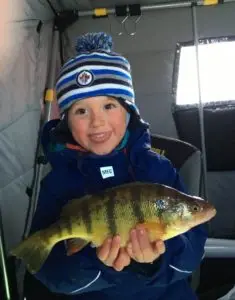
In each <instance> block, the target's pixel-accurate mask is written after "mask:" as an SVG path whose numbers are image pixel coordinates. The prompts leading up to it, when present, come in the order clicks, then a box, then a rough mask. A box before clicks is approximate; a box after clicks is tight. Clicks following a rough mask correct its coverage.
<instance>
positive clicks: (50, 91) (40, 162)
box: [23, 27, 59, 239]
mask: <svg viewBox="0 0 235 300" xmlns="http://www.w3.org/2000/svg"><path fill="white" fill-rule="evenodd" d="M58 41H59V31H58V30H57V29H55V27H54V34H53V42H52V51H51V57H50V59H51V60H50V67H49V76H48V84H47V89H46V93H45V98H44V101H45V110H44V116H43V120H42V125H41V128H40V133H39V139H40V136H41V131H42V129H43V126H44V124H45V123H46V122H48V121H49V120H50V119H51V109H52V102H53V101H54V98H55V92H54V84H55V76H56V60H57V53H58ZM36 156H37V158H36V171H35V178H34V184H33V190H32V197H31V201H30V203H29V212H28V219H27V222H26V229H25V231H24V234H23V239H24V238H26V237H27V236H28V234H29V232H30V227H31V223H32V219H33V215H34V213H35V210H36V207H37V201H38V196H39V191H40V181H41V178H42V171H43V166H44V165H45V164H46V163H47V162H46V159H45V156H44V153H43V149H42V146H41V143H40V141H39V149H38V153H37V154H36Z"/></svg>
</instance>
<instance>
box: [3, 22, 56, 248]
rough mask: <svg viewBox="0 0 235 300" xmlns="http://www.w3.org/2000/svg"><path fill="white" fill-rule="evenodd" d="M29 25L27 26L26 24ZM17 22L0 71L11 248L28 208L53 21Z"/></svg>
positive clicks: (5, 200)
mask: <svg viewBox="0 0 235 300" xmlns="http://www.w3.org/2000/svg"><path fill="white" fill-rule="evenodd" d="M25 25H26V26H25ZM25 25H24V24H21V25H20V26H19V25H18V24H17V33H18V34H17V35H15V41H14V55H12V56H10V55H9V57H8V58H7V61H5V64H4V68H3V69H2V72H1V74H0V99H1V102H0V104H1V109H0V119H1V124H0V145H1V147H0V208H1V211H2V214H3V224H4V234H5V237H6V238H5V239H6V243H7V245H6V246H7V249H9V248H10V247H12V246H13V245H15V244H16V243H17V242H19V240H20V239H21V235H22V233H23V228H24V225H25V219H26V212H27V208H28V201H29V200H28V196H27V195H26V188H27V186H30V185H31V181H32V176H33V163H34V158H35V149H36V144H37V139H38V130H39V120H40V114H41V103H42V97H43V91H44V88H45V83H46V75H47V65H48V53H49V51H48V50H49V47H50V40H51V33H52V26H51V24H45V25H44V26H43V28H42V31H41V32H40V34H39V33H38V32H37V30H36V28H37V25H38V22H35V21H32V22H30V23H29V22H27V24H25Z"/></svg>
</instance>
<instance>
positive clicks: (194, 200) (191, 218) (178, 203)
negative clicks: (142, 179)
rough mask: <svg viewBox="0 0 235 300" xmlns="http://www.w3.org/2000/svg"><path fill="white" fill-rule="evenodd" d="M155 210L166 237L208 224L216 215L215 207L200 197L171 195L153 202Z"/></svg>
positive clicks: (176, 193)
mask: <svg viewBox="0 0 235 300" xmlns="http://www.w3.org/2000/svg"><path fill="white" fill-rule="evenodd" d="M154 206H155V210H156V214H157V216H158V218H159V219H160V222H161V223H163V224H164V225H165V226H166V228H167V230H168V235H171V236H175V235H177V234H181V233H184V232H186V231H188V230H189V229H191V228H193V227H195V226H197V225H200V224H202V223H205V222H208V221H209V220H210V219H212V218H213V217H214V216H215V215H216V209H215V207H214V206H213V205H212V204H211V203H209V202H206V201H205V200H203V199H202V198H200V197H196V196H190V195H186V194H183V193H178V192H175V193H172V195H166V196H165V197H162V198H161V199H156V200H155V205H154Z"/></svg>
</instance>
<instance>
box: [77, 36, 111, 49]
mask: <svg viewBox="0 0 235 300" xmlns="http://www.w3.org/2000/svg"><path fill="white" fill-rule="evenodd" d="M112 47H113V41H112V37H111V36H110V35H108V34H106V33H105V32H98V33H87V34H85V35H83V36H81V37H79V38H78V40H77V45H76V47H75V49H76V51H77V54H78V55H79V54H81V53H85V52H92V51H105V52H111V51H112Z"/></svg>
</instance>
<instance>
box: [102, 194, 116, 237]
mask: <svg viewBox="0 0 235 300" xmlns="http://www.w3.org/2000/svg"><path fill="white" fill-rule="evenodd" d="M116 196H117V193H116V191H112V192H111V193H110V194H109V199H108V200H109V201H105V203H107V204H106V213H107V221H108V229H109V233H110V234H112V235H115V234H117V224H116V218H115V202H116V201H117V199H116V198H117V197H116Z"/></svg>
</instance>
